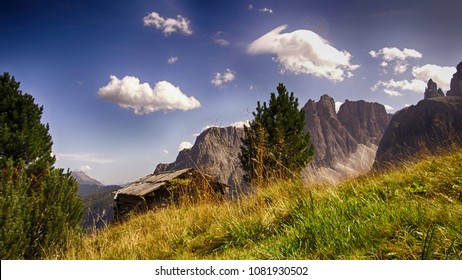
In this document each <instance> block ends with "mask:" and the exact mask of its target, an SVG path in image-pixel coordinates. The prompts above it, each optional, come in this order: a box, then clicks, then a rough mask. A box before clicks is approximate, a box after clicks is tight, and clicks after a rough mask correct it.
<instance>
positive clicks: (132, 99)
mask: <svg viewBox="0 0 462 280" xmlns="http://www.w3.org/2000/svg"><path fill="white" fill-rule="evenodd" d="M98 96H99V97H101V98H104V99H107V100H109V101H112V102H114V103H117V104H118V105H119V106H120V107H122V108H125V109H131V110H133V112H134V113H135V114H137V115H143V114H149V113H152V112H156V111H159V110H177V109H178V110H183V111H186V110H191V109H195V108H198V107H200V106H201V104H200V103H199V101H198V100H197V99H196V98H194V96H191V97H188V96H186V95H185V94H184V93H183V92H182V91H181V90H180V88H179V87H176V86H174V85H172V84H171V83H169V82H167V81H160V82H157V83H156V84H155V85H154V86H153V87H151V86H150V85H149V84H148V83H142V84H141V83H140V80H139V79H138V78H137V77H133V76H125V77H123V78H122V79H121V80H119V79H118V78H117V77H116V76H114V75H111V81H110V82H109V83H108V84H107V85H105V86H104V87H102V88H100V89H99V90H98Z"/></svg>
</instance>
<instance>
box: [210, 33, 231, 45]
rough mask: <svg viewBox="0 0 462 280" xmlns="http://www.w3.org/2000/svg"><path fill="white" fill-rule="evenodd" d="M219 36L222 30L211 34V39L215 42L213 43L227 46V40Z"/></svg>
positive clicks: (221, 34)
mask: <svg viewBox="0 0 462 280" xmlns="http://www.w3.org/2000/svg"><path fill="white" fill-rule="evenodd" d="M221 36H223V32H222V31H218V32H217V33H215V35H213V36H212V39H213V41H214V42H215V44H217V45H220V46H222V47H226V46H229V44H230V43H229V41H227V40H225V39H223V38H221Z"/></svg>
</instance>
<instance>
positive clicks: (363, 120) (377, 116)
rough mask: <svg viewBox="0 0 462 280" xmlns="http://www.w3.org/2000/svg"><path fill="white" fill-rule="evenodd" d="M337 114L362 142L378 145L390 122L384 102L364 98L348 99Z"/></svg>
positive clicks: (355, 137) (356, 138)
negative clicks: (374, 101) (364, 99)
mask: <svg viewBox="0 0 462 280" xmlns="http://www.w3.org/2000/svg"><path fill="white" fill-rule="evenodd" d="M337 115H338V119H339V121H340V122H341V123H342V124H343V125H344V126H345V128H346V130H347V131H348V132H349V133H350V134H351V136H353V138H354V139H355V140H356V141H357V142H358V143H360V144H370V143H372V144H375V145H378V144H379V142H380V140H381V139H382V136H383V133H384V132H385V130H386V128H387V126H388V123H389V117H388V114H387V112H386V111H385V107H384V106H383V105H382V104H379V103H369V102H365V101H363V100H360V101H349V100H346V101H345V103H343V104H342V105H341V106H340V110H339V111H338V114H337Z"/></svg>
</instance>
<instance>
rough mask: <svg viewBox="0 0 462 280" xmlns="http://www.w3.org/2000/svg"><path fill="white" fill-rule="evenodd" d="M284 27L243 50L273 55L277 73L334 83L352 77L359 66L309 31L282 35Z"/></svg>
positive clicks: (343, 52) (250, 52)
mask: <svg viewBox="0 0 462 280" xmlns="http://www.w3.org/2000/svg"><path fill="white" fill-rule="evenodd" d="M286 28H287V25H282V26H279V27H277V28H275V29H273V30H271V31H270V32H268V33H266V34H265V35H263V36H261V37H260V38H258V39H257V40H255V41H253V42H252V43H251V44H250V45H249V46H248V48H247V52H248V53H249V54H252V55H258V54H274V55H276V57H275V58H274V60H275V61H276V62H277V63H279V65H280V69H281V72H283V73H284V72H289V73H294V74H309V75H313V76H315V77H322V78H326V79H329V80H331V81H334V82H339V81H343V79H344V78H345V77H351V76H353V71H354V70H355V69H357V68H358V67H359V65H354V64H351V63H350V59H351V54H350V53H349V52H347V51H345V50H342V51H340V50H338V49H336V48H334V47H333V46H331V45H330V44H329V42H327V41H326V40H325V39H324V38H322V37H321V36H319V35H318V34H316V33H314V32H313V31H310V30H304V29H301V30H296V31H293V32H290V33H283V31H284V30H285V29H286Z"/></svg>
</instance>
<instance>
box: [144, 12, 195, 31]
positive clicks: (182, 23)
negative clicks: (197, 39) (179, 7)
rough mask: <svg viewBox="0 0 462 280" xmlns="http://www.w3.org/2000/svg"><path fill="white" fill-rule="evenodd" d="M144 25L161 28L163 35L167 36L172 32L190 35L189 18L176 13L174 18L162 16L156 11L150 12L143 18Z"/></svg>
mask: <svg viewBox="0 0 462 280" xmlns="http://www.w3.org/2000/svg"><path fill="white" fill-rule="evenodd" d="M143 23H144V25H145V26H151V27H154V28H156V29H159V30H162V33H164V35H165V36H169V35H170V34H172V33H174V32H181V33H183V34H185V35H191V34H192V33H193V32H192V30H191V26H190V24H191V22H190V21H189V19H187V18H185V17H183V16H181V15H177V16H176V19H175V18H164V17H162V16H161V15H159V14H158V13H156V12H152V13H150V14H149V15H147V16H145V17H144V18H143Z"/></svg>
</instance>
